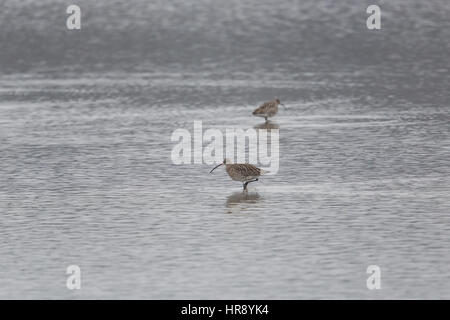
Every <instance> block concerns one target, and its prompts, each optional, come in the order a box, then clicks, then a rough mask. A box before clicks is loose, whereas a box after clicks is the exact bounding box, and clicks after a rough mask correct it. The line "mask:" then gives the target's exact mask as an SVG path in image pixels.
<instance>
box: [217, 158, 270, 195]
mask: <svg viewBox="0 0 450 320" xmlns="http://www.w3.org/2000/svg"><path fill="white" fill-rule="evenodd" d="M221 165H225V170H226V171H227V173H228V175H229V176H230V178H231V179H233V180H234V181H240V182H243V188H244V191H245V190H247V185H248V184H249V183H250V182H255V181H258V179H259V176H260V175H262V174H264V173H267V171H264V170H261V169H260V168H258V167H255V166H254V165H252V164H249V163H231V161H230V160H229V159H224V160H223V162H222V163H221V164H219V165H217V166H215V167H214V168H213V169H212V170H211V171H210V172H209V173H212V172H213V171H214V170H215V169H216V168H218V167H220V166H221Z"/></svg>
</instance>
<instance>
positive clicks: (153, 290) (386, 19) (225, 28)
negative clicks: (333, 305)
mask: <svg viewBox="0 0 450 320" xmlns="http://www.w3.org/2000/svg"><path fill="white" fill-rule="evenodd" d="M371 2H372V1H356V0H351V1H345V2H342V3H341V2H339V3H337V2H336V1H331V0H329V1H324V0H322V1H301V2H300V1H293V0H280V1H276V2H273V1H268V0H262V1H261V0H245V1H241V0H230V1H219V0H199V1H194V0H192V1H185V0H183V1H181V0H176V1H144V0H131V1H126V2H125V1H123V2H122V1H95V2H94V1H87V0H80V1H77V4H78V5H79V6H80V8H81V11H82V27H81V30H78V31H75V30H71V31H69V30H67V29H66V26H65V19H66V17H67V15H66V13H65V9H66V7H67V6H68V5H69V4H72V1H57V0H41V1H29V0H28V1H20V2H19V1H12V0H4V1H2V9H1V10H0V298H2V299H14V298H22V299H32V298H38V299H108V298H112V299H132V298H144V299H183V298H184V299H324V298H328V299H417V298H425V299H432V298H433V299H449V298H450V268H449V266H450V253H449V249H448V248H449V245H450V241H449V236H450V93H449V92H450V90H449V89H450V88H449V84H450V76H449V71H450V66H449V61H450V60H449V57H450V46H449V44H450V28H449V27H450V19H449V17H450V4H449V2H448V1H444V0H443V1H439V0H431V1H426V2H424V1H419V0H413V1H406V0H405V1H403V0H395V1H378V4H379V5H380V7H381V10H382V20H381V23H382V25H381V30H368V29H367V28H366V18H367V16H368V14H367V13H366V8H367V6H368V5H369V4H373V3H371ZM274 98H279V99H280V100H281V102H283V103H284V104H286V107H287V108H285V109H283V108H281V109H280V111H279V113H278V115H276V116H275V117H274V118H273V119H272V125H273V126H275V127H278V128H279V130H280V131H279V132H280V168H279V171H278V173H277V174H276V175H270V176H265V177H262V178H261V179H260V181H258V182H256V183H252V184H250V188H249V192H248V194H243V193H242V186H241V184H240V183H238V182H235V181H232V180H231V179H230V178H229V177H228V176H227V175H226V173H225V172H224V170H216V171H215V172H214V174H211V175H210V174H209V171H210V169H211V168H212V166H211V165H206V164H203V165H202V164H184V165H175V164H173V163H172V160H171V151H172V149H173V147H174V145H175V143H174V142H172V141H171V135H172V133H173V132H174V130H176V129H180V128H181V129H187V130H189V131H191V132H192V131H193V123H194V121H195V120H201V121H202V122H203V126H204V128H205V129H207V128H218V129H221V130H222V129H224V128H227V127H236V128H244V129H245V128H259V127H261V126H262V125H263V122H264V120H262V119H261V118H256V117H253V116H252V115H251V112H252V110H253V109H254V108H256V107H257V106H258V105H259V104H260V103H261V102H264V101H268V100H271V99H274ZM69 265H78V266H79V267H80V268H81V289H79V290H69V289H68V288H67V287H66V280H67V277H68V275H67V274H66V268H67V267H68V266H69ZM370 265H378V266H379V267H380V270H381V278H380V279H381V288H380V289H379V290H376V289H375V290H369V289H368V288H367V285H366V280H367V278H368V277H369V276H370V274H367V273H366V269H367V267H368V266H370Z"/></svg>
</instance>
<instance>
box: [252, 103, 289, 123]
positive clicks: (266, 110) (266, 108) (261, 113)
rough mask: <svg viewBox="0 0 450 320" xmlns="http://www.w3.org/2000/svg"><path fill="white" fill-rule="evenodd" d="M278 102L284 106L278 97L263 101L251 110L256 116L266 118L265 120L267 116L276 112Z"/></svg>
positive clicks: (271, 115)
mask: <svg viewBox="0 0 450 320" xmlns="http://www.w3.org/2000/svg"><path fill="white" fill-rule="evenodd" d="M279 104H281V105H282V106H283V107H284V106H285V105H284V104H282V103H281V102H280V100H278V99H275V100H272V101H269V102H265V103H263V104H262V105H261V106H259V107H258V108H256V109H255V111H253V115H254V116H257V117H264V119H266V121H267V118H269V117H273V116H274V115H276V114H277V112H278V105H279Z"/></svg>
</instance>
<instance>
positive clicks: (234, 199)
mask: <svg viewBox="0 0 450 320" xmlns="http://www.w3.org/2000/svg"><path fill="white" fill-rule="evenodd" d="M261 199H262V198H261V197H260V196H259V194H258V193H256V192H234V193H232V194H231V195H229V196H228V197H227V202H226V207H227V208H228V209H229V210H228V211H227V213H235V212H238V211H244V210H246V209H250V208H254V207H255V204H258V202H260V200H261Z"/></svg>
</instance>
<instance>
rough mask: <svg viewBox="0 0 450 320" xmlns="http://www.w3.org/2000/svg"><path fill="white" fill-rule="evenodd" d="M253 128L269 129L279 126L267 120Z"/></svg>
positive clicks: (278, 127)
mask: <svg viewBox="0 0 450 320" xmlns="http://www.w3.org/2000/svg"><path fill="white" fill-rule="evenodd" d="M253 128H254V129H265V130H268V131H270V130H271V129H280V126H279V125H278V124H277V123H276V122H272V121H270V120H268V121H267V122H264V123H261V124H258V125H256V126H254V127H253Z"/></svg>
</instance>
